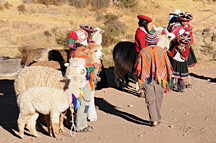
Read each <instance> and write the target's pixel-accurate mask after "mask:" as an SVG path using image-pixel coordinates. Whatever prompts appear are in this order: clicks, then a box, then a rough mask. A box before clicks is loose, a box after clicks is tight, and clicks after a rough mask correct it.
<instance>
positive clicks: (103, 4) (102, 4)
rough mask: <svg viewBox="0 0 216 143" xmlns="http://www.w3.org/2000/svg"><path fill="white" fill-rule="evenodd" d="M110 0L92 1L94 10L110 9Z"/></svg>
mask: <svg viewBox="0 0 216 143" xmlns="http://www.w3.org/2000/svg"><path fill="white" fill-rule="evenodd" d="M109 4H110V0H91V6H92V7H93V8H107V7H109Z"/></svg>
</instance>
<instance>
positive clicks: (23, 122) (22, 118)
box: [17, 113, 28, 138]
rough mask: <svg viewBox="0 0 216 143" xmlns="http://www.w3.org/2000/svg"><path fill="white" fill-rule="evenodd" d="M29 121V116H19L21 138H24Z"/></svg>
mask: <svg viewBox="0 0 216 143" xmlns="http://www.w3.org/2000/svg"><path fill="white" fill-rule="evenodd" d="M27 120H28V116H26V115H23V114H21V113H20V114H19V118H18V121H17V123H18V128H19V136H20V137H21V138H23V137H24V128H25V125H26V124H27Z"/></svg>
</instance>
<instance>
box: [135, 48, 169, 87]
mask: <svg viewBox="0 0 216 143" xmlns="http://www.w3.org/2000/svg"><path fill="white" fill-rule="evenodd" d="M135 71H136V72H135V73H136V74H137V76H138V79H139V82H140V83H144V82H147V83H150V82H151V81H152V80H155V81H157V82H158V83H159V84H161V86H162V87H163V88H168V86H169V82H170V79H171V76H172V67H171V64H170V61H169V59H168V57H167V53H166V51H164V50H163V49H162V48H160V47H158V46H148V47H146V48H143V49H142V50H141V51H140V53H139V55H138V58H137V61H136V64H135Z"/></svg>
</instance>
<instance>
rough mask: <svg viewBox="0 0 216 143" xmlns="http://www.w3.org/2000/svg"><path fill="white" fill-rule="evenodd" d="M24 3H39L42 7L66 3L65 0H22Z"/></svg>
mask: <svg viewBox="0 0 216 143" xmlns="http://www.w3.org/2000/svg"><path fill="white" fill-rule="evenodd" d="M23 2H24V3H40V4H44V5H61V4H64V3H66V2H67V0H23Z"/></svg>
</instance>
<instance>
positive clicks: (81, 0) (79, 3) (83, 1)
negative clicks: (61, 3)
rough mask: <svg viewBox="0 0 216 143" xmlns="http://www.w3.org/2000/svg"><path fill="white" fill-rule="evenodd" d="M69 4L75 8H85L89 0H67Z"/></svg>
mask: <svg viewBox="0 0 216 143" xmlns="http://www.w3.org/2000/svg"><path fill="white" fill-rule="evenodd" d="M68 2H69V4H70V5H72V6H74V7H77V8H85V7H86V6H88V5H89V3H90V0H68Z"/></svg>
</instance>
